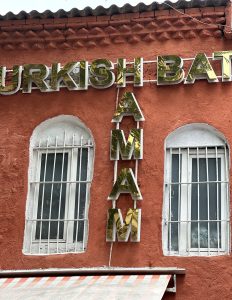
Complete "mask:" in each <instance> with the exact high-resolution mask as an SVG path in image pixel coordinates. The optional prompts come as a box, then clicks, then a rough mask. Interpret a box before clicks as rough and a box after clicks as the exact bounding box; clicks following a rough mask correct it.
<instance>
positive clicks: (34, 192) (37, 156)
mask: <svg viewBox="0 0 232 300" xmlns="http://www.w3.org/2000/svg"><path fill="white" fill-rule="evenodd" d="M38 145H39V147H40V145H41V140H39V144H38ZM38 163H39V151H38V152H37V154H36V165H38ZM37 172H38V168H37V169H36V170H35V172H34V180H36V177H37ZM32 191H33V202H32V215H33V217H34V215H35V213H36V215H37V211H36V212H35V209H34V207H35V203H36V196H37V195H38V191H39V186H34V187H33V189H32ZM26 226H27V223H26ZM35 227H36V224H31V226H30V250H29V253H32V242H33V238H34V234H35Z"/></svg>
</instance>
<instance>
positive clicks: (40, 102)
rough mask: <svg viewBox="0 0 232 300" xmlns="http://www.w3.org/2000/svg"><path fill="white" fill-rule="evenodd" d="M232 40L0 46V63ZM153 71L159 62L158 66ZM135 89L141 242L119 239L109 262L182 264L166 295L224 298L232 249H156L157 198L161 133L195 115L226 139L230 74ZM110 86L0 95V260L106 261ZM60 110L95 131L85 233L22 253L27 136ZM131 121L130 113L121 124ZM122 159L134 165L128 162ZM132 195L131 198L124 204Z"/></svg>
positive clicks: (23, 263)
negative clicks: (39, 251) (76, 250)
mask: <svg viewBox="0 0 232 300" xmlns="http://www.w3.org/2000/svg"><path fill="white" fill-rule="evenodd" d="M231 49H232V43H231V42H230V40H225V39H224V38H215V37H213V36H209V37H208V38H206V37H204V38H202V37H199V38H198V37H194V38H192V39H173V38H169V39H167V40H165V41H164V40H158V39H155V40H154V41H150V42H146V41H140V42H139V43H137V44H133V43H122V44H120V45H117V44H112V45H111V44H110V45H109V46H107V47H106V46H104V47H103V46H99V45H97V46H96V47H94V48H93V47H89V48H85V49H84V48H76V49H67V50H65V51H64V50H62V49H58V48H56V49H49V50H46V49H41V50H33V49H29V50H25V51H24V50H20V51H18V50H17V49H15V50H11V51H8V50H4V49H2V50H1V56H0V62H1V65H6V66H8V67H11V66H12V65H14V64H24V63H43V64H47V65H50V64H51V63H52V62H61V63H62V64H64V63H66V62H68V61H73V60H80V59H86V60H88V61H92V60H94V59H96V58H108V59H110V60H112V61H113V62H115V61H116V59H117V58H118V57H124V58H126V59H128V60H130V61H131V60H132V59H133V58H134V57H138V56H142V57H144V59H146V60H152V59H155V58H156V56H157V55H159V54H163V55H165V54H177V55H180V56H181V57H185V58H187V57H193V56H195V54H196V53H198V52H205V53H206V54H207V55H209V56H211V54H212V52H213V51H217V50H218V51H219V50H231ZM154 73H155V68H154ZM123 91H133V92H134V94H135V96H136V98H137V100H138V102H139V104H140V107H141V109H142V111H143V114H144V117H145V119H146V120H145V122H144V123H143V128H144V158H143V160H142V161H141V162H140V164H139V174H138V182H139V185H140V189H141V193H142V195H143V201H141V203H138V206H139V207H141V208H142V231H141V242H140V243H115V244H114V246H113V251H112V261H111V266H123V267H146V266H160V267H161V266H162V267H182V268H186V270H187V272H186V275H185V276H184V277H178V279H177V288H178V291H177V294H176V296H175V295H167V296H165V297H166V298H167V299H169V298H170V299H173V298H176V299H219V298H220V299H230V295H231V292H232V291H231V287H230V286H231V284H230V277H231V272H232V266H231V256H230V255H226V256H219V257H166V256H163V252H162V227H161V221H162V203H163V180H164V178H163V174H164V140H165V138H166V136H167V135H168V134H169V133H170V132H172V131H173V130H174V129H176V128H177V127H179V126H182V125H184V124H189V123H192V122H200V123H207V124H210V125H212V126H214V127H215V128H217V129H218V130H219V131H221V132H222V133H223V134H224V135H225V137H226V138H227V141H228V143H229V145H230V147H231V144H232V130H231V124H232V102H231V97H232V84H231V83H217V84H209V83H208V82H207V81H206V80H199V81H197V82H196V83H195V84H193V85H184V84H179V85H175V86H159V87H157V86H156V84H153V83H145V84H144V86H143V87H141V88H133V87H132V86H131V85H128V87H127V88H124V89H121V90H120V95H122V93H123ZM115 101H116V88H115V87H111V88H108V89H105V90H96V89H93V88H89V89H88V91H73V92H70V91H67V90H66V89H62V90H61V91H60V92H54V93H41V92H39V91H33V92H32V93H31V94H22V93H21V92H18V93H17V94H15V95H12V96H1V98H0V108H1V109H0V136H1V146H0V186H1V193H0V247H1V256H0V268H1V269H35V268H72V267H75V268H79V267H98V266H105V265H106V266H107V265H108V262H109V255H110V244H109V243H106V242H105V228H106V214H107V209H108V208H109V207H110V203H109V201H107V196H108V194H109V192H110V191H111V188H112V180H113V162H111V161H110V159H109V144H110V131H111V129H112V128H113V125H112V124H111V119H112V116H113V113H114V109H115ZM61 114H67V115H74V116H77V117H79V118H80V119H81V120H82V121H83V122H84V123H85V124H86V125H87V127H89V128H90V129H91V131H92V133H93V136H94V139H95V143H96V152H95V154H96V155H95V166H94V177H93V184H92V188H91V203H90V210H89V225H90V226H89V229H90V230H89V240H88V247H87V251H86V252H85V253H83V254H64V255H52V256H30V255H27V256H26V255H23V254H22V244H23V235H24V222H25V206H26V197H27V188H28V184H27V175H28V160H29V140H30V136H31V134H32V131H33V129H34V128H35V127H36V126H37V125H38V124H39V123H41V122H42V121H44V120H46V119H48V118H51V117H54V116H57V115H61ZM124 125H125V126H126V127H127V128H129V123H128V126H127V122H125V124H124ZM123 165H125V166H131V165H133V164H132V163H131V162H124V164H123ZM128 203H129V204H128ZM129 205H130V206H131V205H132V200H131V199H130V197H129V196H121V197H120V199H119V200H118V206H119V207H120V208H122V209H123V208H128V207H129Z"/></svg>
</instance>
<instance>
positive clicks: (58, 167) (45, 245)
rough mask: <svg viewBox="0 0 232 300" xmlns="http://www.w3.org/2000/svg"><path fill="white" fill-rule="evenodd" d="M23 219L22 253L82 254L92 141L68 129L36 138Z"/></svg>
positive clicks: (85, 229)
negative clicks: (24, 221)
mask: <svg viewBox="0 0 232 300" xmlns="http://www.w3.org/2000/svg"><path fill="white" fill-rule="evenodd" d="M32 156H33V158H32V160H33V168H34V170H32V175H33V176H30V177H31V179H32V180H30V182H29V199H28V202H29V207H28V211H27V216H26V231H25V232H26V236H25V247H24V250H25V253H27V254H56V253H57V254H58V253H70V252H74V253H76V252H84V251H85V248H86V244H87V237H88V206H89V193H90V184H91V179H92V159H93V142H92V140H91V139H86V138H85V137H83V136H79V134H78V133H73V132H72V131H70V130H69V132H68V131H65V130H59V135H58V136H52V135H51V136H48V137H46V138H44V137H43V138H42V139H40V140H37V141H36V143H34V145H33V147H32Z"/></svg>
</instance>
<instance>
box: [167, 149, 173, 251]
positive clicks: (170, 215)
mask: <svg viewBox="0 0 232 300" xmlns="http://www.w3.org/2000/svg"><path fill="white" fill-rule="evenodd" d="M169 151H170V152H169V168H170V173H169V181H170V182H171V181H172V148H170V150H169ZM171 197H172V190H171V185H169V217H168V219H169V223H168V232H169V234H168V239H169V243H168V244H169V247H168V248H169V249H168V250H169V251H172V248H171V245H172V234H171V231H172V226H171V221H172V201H171Z"/></svg>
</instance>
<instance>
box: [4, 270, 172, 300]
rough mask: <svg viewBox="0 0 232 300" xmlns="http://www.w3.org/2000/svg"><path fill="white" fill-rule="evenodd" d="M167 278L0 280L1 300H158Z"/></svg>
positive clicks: (123, 276) (98, 277)
mask: <svg viewBox="0 0 232 300" xmlns="http://www.w3.org/2000/svg"><path fill="white" fill-rule="evenodd" d="M170 278H171V275H115V276H65V277H62V276H61V277H22V278H0V299H1V300H3V299H4V300H6V299H7V300H8V299H10V300H37V299H45V300H47V299H51V300H61V299H62V300H72V299H78V300H119V299H120V300H124V299H125V300H126V299H127V300H137V299H141V300H146V299H148V300H160V299H162V297H163V294H164V293H165V290H166V288H167V285H168V282H169V280H170ZM54 297H56V298H55V299H54Z"/></svg>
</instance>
